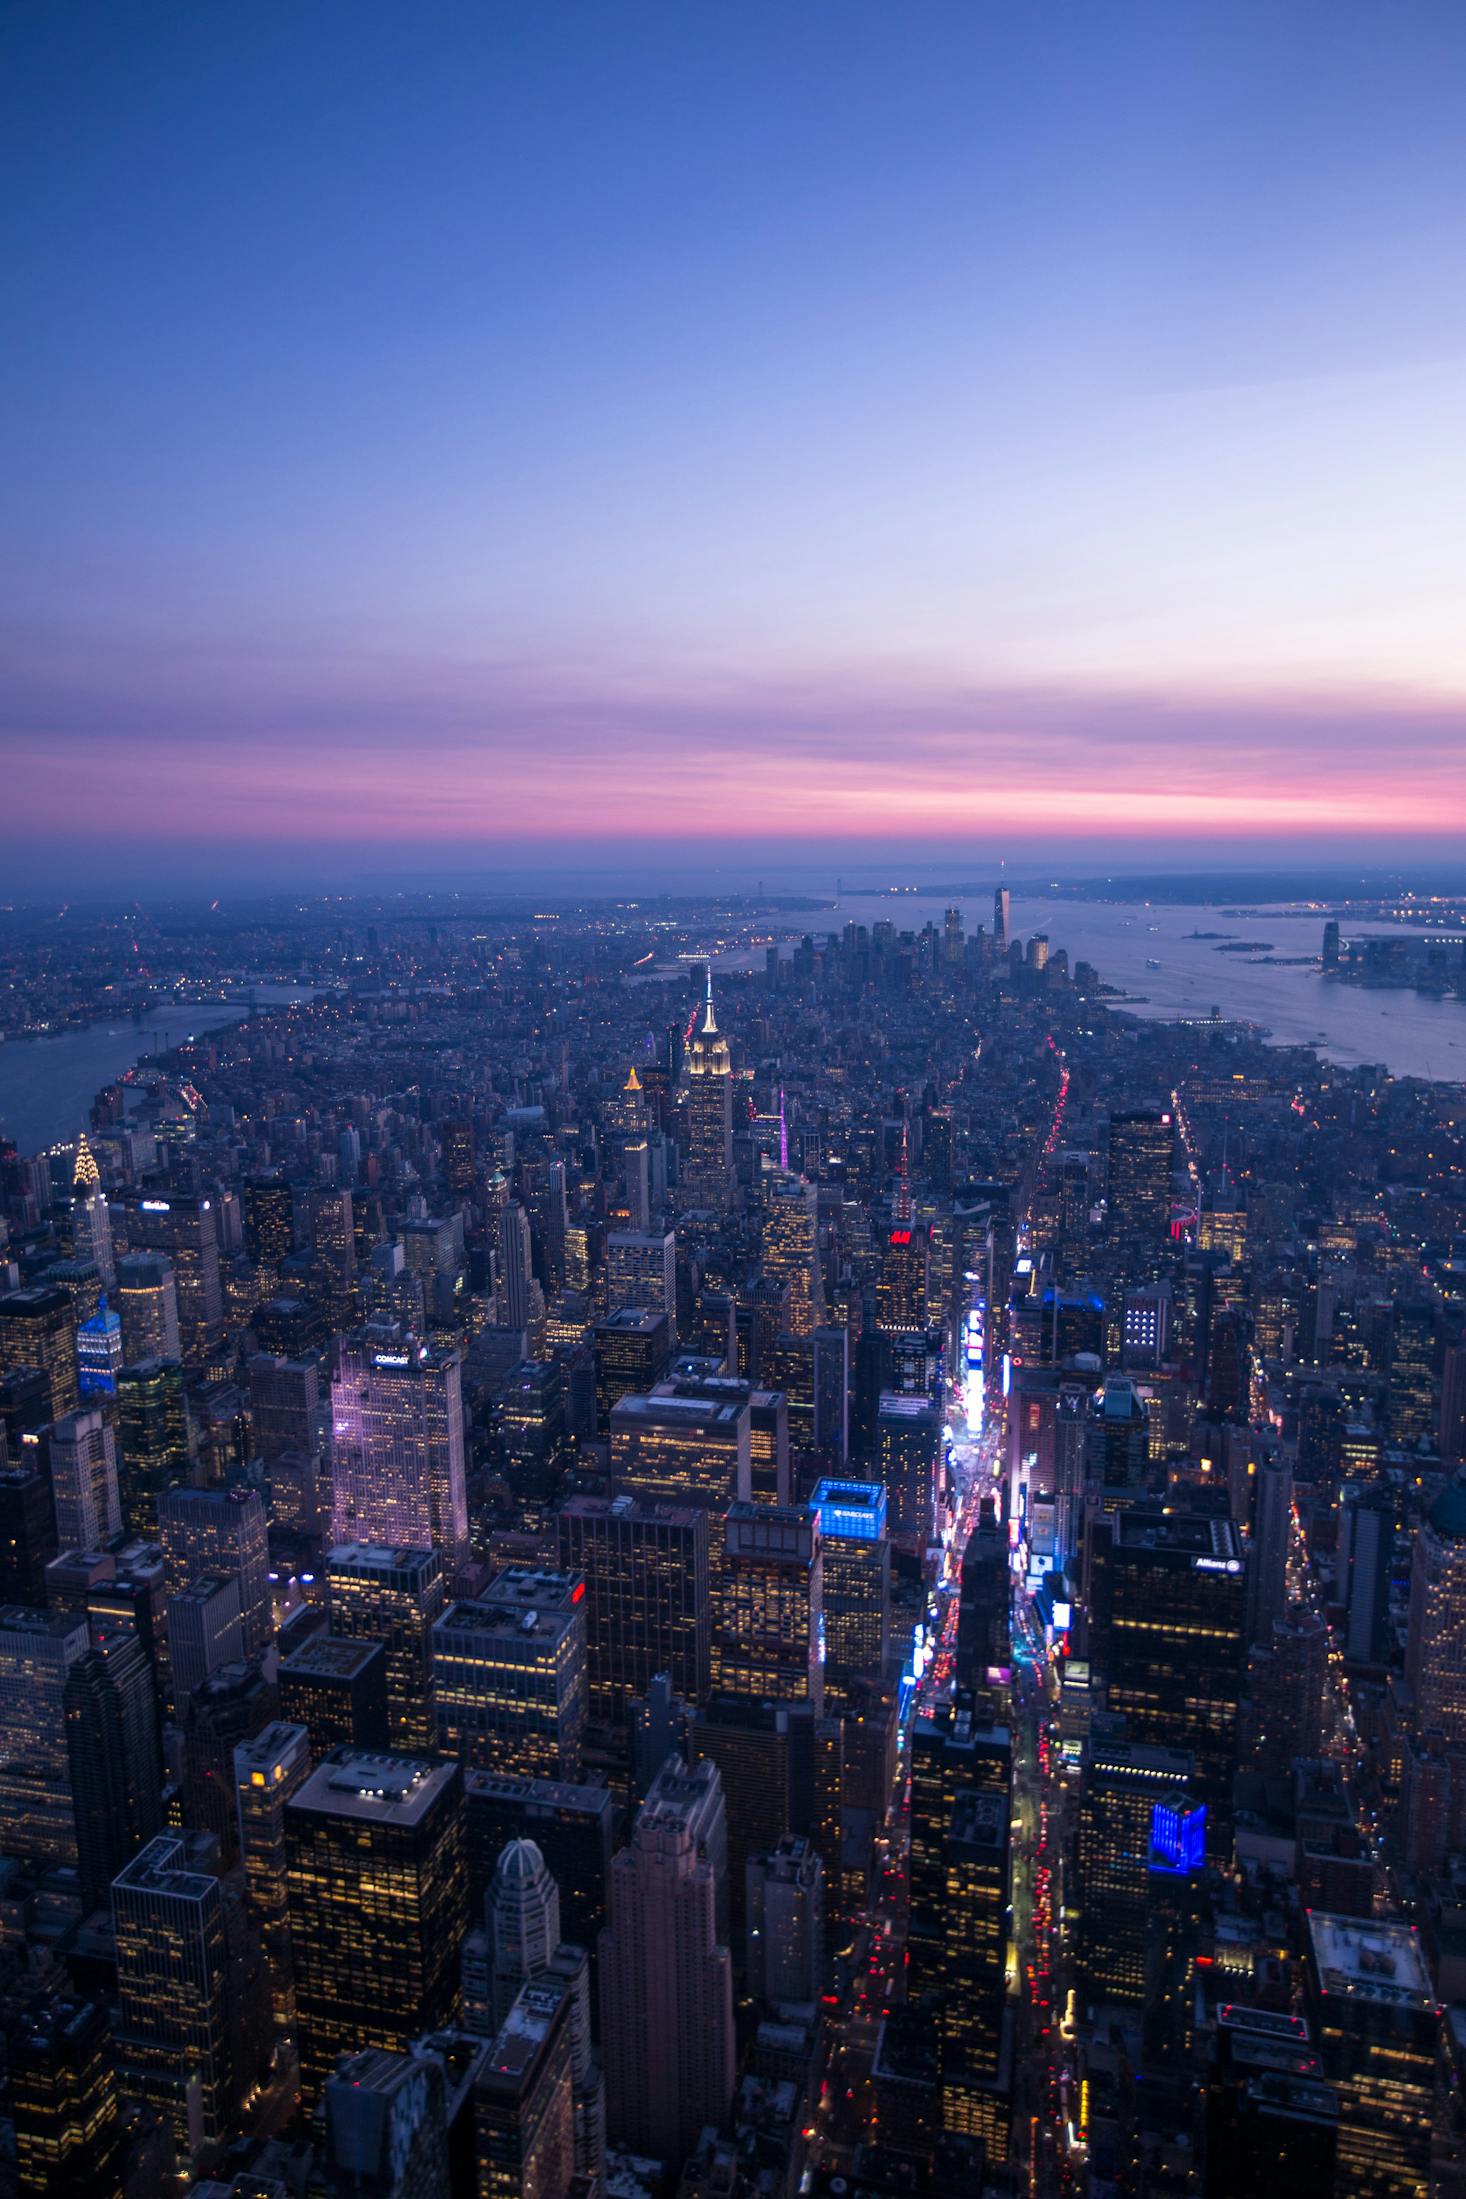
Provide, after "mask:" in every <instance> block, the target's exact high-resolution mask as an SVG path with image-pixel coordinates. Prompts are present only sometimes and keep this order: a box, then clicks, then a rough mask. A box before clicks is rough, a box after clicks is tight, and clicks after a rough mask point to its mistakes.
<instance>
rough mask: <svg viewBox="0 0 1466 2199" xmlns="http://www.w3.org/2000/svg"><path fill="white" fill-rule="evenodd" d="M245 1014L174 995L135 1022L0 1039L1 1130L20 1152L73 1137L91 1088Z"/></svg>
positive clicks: (274, 993) (277, 997)
mask: <svg viewBox="0 0 1466 2199" xmlns="http://www.w3.org/2000/svg"><path fill="white" fill-rule="evenodd" d="M255 994H256V998H257V999H258V1000H259V1001H260V1002H261V1003H263V1002H265V1001H275V1002H279V1001H282V1000H308V999H309V998H310V997H311V992H310V989H309V988H304V989H302V988H297V987H294V986H285V985H281V986H275V985H269V986H266V985H262V986H257V987H256V988H255ZM248 1013H249V1009H248V1007H247V1005H246V1004H245V1002H243V1001H242V1000H236V1001H222V1000H215V1001H208V1002H198V1003H193V1002H177V1003H170V1004H169V1005H168V1006H167V1007H165V1008H151V1009H149V1010H148V1012H147V1014H146V1015H144V1016H142V1017H141V1018H140V1019H139V1020H138V1021H137V1022H134V1021H133V1019H132V1017H131V1016H123V1017H117V1018H108V1019H106V1020H104V1021H102V1022H99V1023H86V1024H80V1025H78V1026H77V1027H76V1028H74V1029H72V1030H66V1031H57V1032H56V1033H55V1034H54V1035H53V1036H47V1037H45V1038H12V1039H7V1040H6V1041H5V1043H4V1044H3V1045H0V1137H6V1138H13V1139H14V1141H15V1144H16V1145H17V1147H18V1148H19V1150H20V1151H21V1152H22V1153H39V1152H40V1151H42V1149H43V1148H44V1147H46V1146H48V1145H55V1144H57V1143H58V1142H60V1141H61V1140H63V1139H69V1138H74V1137H75V1136H76V1133H77V1131H78V1130H79V1129H80V1128H81V1127H82V1125H83V1124H84V1123H85V1122H86V1120H87V1115H88V1112H89V1110H90V1108H91V1104H92V1101H93V1100H94V1099H95V1098H96V1096H97V1094H98V1093H99V1092H100V1091H101V1090H102V1089H103V1088H104V1087H105V1086H106V1085H109V1084H110V1083H111V1082H112V1081H113V1079H114V1078H115V1077H120V1076H121V1075H122V1072H123V1071H124V1069H130V1068H131V1067H132V1066H133V1064H134V1062H138V1061H142V1060H143V1059H144V1058H145V1057H146V1056H147V1055H149V1054H158V1053H164V1052H166V1050H167V1049H168V1047H170V1046H180V1045H182V1043H183V1041H184V1040H185V1039H186V1038H189V1037H197V1036H198V1035H199V1033H200V1032H202V1031H217V1030H221V1029H222V1028H223V1027H224V1025H225V1024H228V1023H238V1022H240V1021H241V1020H242V1018H243V1017H244V1016H246V1015H248Z"/></svg>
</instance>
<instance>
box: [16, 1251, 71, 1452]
mask: <svg viewBox="0 0 1466 2199" xmlns="http://www.w3.org/2000/svg"><path fill="white" fill-rule="evenodd" d="M25 1367H35V1368H37V1369H38V1370H39V1372H40V1373H41V1374H42V1375H43V1376H44V1378H45V1381H46V1387H47V1392H48V1405H47V1414H46V1417H47V1419H48V1420H59V1419H60V1418H61V1416H62V1414H63V1413H69V1412H71V1411H73V1410H74V1409H75V1406H76V1404H77V1400H78V1395H79V1392H78V1389H77V1370H76V1314H75V1312H74V1310H73V1307H72V1302H71V1293H70V1292H69V1291H66V1290H59V1289H53V1288H51V1287H50V1286H48V1285H45V1284H38V1285H36V1286H35V1287H34V1288H33V1289H30V1290H11V1291H6V1292H5V1294H4V1296H3V1297H0V1374H17V1373H19V1372H20V1371H21V1370H22V1369H23V1368H25Z"/></svg>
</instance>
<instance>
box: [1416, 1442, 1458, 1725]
mask: <svg viewBox="0 0 1466 2199" xmlns="http://www.w3.org/2000/svg"><path fill="white" fill-rule="evenodd" d="M1405 1680H1406V1684H1407V1685H1408V1687H1409V1689H1410V1694H1411V1697H1412V1699H1413V1702H1414V1708H1415V1718H1416V1722H1417V1724H1418V1725H1419V1727H1420V1729H1421V1731H1422V1732H1435V1733H1439V1734H1440V1735H1441V1737H1442V1738H1443V1739H1444V1740H1445V1741H1446V1742H1447V1744H1449V1745H1454V1746H1457V1747H1459V1746H1461V1745H1463V1744H1466V1481H1463V1480H1462V1479H1461V1478H1459V1477H1458V1478H1457V1479H1456V1480H1454V1481H1451V1482H1449V1483H1448V1484H1447V1486H1446V1487H1445V1489H1444V1490H1443V1491H1442V1492H1441V1494H1440V1496H1438V1497H1437V1498H1436V1501H1435V1503H1434V1504H1433V1505H1432V1506H1431V1509H1430V1512H1429V1514H1428V1516H1427V1518H1426V1520H1425V1522H1424V1524H1423V1525H1422V1527H1421V1529H1420V1532H1419V1534H1418V1535H1417V1536H1416V1539H1415V1551H1414V1557H1413V1560H1412V1563H1411V1568H1410V1618H1409V1626H1408V1630H1407V1633H1406V1637H1405Z"/></svg>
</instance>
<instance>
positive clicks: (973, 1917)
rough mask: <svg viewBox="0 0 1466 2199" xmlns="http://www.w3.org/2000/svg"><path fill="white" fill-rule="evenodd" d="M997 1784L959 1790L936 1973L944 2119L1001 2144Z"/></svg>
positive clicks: (1001, 1878) (1003, 1991)
mask: <svg viewBox="0 0 1466 2199" xmlns="http://www.w3.org/2000/svg"><path fill="white" fill-rule="evenodd" d="M1011 1806H1012V1805H1011V1803H1010V1800H1009V1797H1008V1796H1007V1794H1005V1793H1003V1792H1001V1791H997V1790H994V1791H991V1792H986V1793H985V1792H982V1791H980V1790H979V1791H975V1792H974V1791H968V1792H964V1793H962V1794H960V1795H958V1797H957V1799H956V1800H955V1801H954V1803H953V1805H952V1811H951V1815H950V1817H949V1819H948V1822H947V1828H946V1841H945V1855H944V1862H945V1870H946V1902H945V1912H944V1913H945V1923H946V1937H945V1943H944V1947H943V1960H942V1975H941V2004H940V2005H941V2015H940V2019H939V2026H938V2028H939V2049H938V2052H939V2066H940V2069H941V2080H942V2127H943V2129H944V2130H948V2131H963V2132H966V2133H967V2134H968V2135H970V2136H973V2137H980V2138H982V2139H984V2140H985V2141H986V2142H987V2143H988V2144H989V2145H990V2146H991V2147H992V2148H993V2150H994V2151H1001V2149H1002V2145H1003V2143H1004V2142H1005V2141H1006V2138H1007V2125H1008V2106H1007V2101H1006V2098H1004V2097H1003V2096H1002V2089H1001V2087H1002V2080H1003V2079H1004V2077H1005V2076H1006V2075H1007V2074H1008V2073H1007V2071H1006V2069H1005V2067H1004V2063H1005V2052H1004V2048H1005V2040H1004V2014H1005V2001H1006V1998H1007V1970H1008V1927H1007V1916H1008V1827H1009V1815H1008V1813H1009V1810H1010V1808H1011Z"/></svg>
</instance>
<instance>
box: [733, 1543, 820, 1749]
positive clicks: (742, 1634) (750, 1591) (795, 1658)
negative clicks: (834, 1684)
mask: <svg viewBox="0 0 1466 2199" xmlns="http://www.w3.org/2000/svg"><path fill="white" fill-rule="evenodd" d="M822 1583H823V1556H822V1552H821V1547H820V1529H819V1519H818V1516H817V1514H816V1513H814V1512H813V1511H810V1510H808V1509H806V1508H805V1507H803V1506H798V1507H796V1506H794V1505H784V1504H734V1505H730V1507H729V1509H728V1514H727V1518H726V1522H725V1541H724V1547H723V1552H722V1556H721V1558H720V1561H719V1564H718V1568H717V1573H716V1576H715V1579H714V1585H713V1643H712V1685H713V1690H714V1692H715V1693H716V1694H719V1695H741V1696H748V1697H751V1698H753V1700H755V1701H757V1702H765V1701H774V1702H810V1703H813V1705H814V1707H815V1710H816V1711H817V1712H818V1711H819V1710H820V1709H821V1708H822V1707H823V1704H824V1615H823V1608H822Z"/></svg>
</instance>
